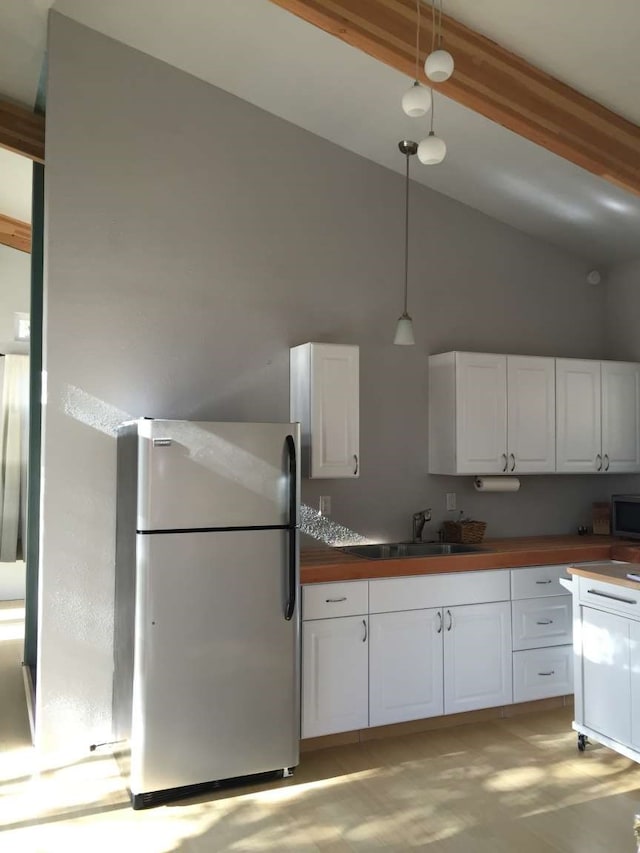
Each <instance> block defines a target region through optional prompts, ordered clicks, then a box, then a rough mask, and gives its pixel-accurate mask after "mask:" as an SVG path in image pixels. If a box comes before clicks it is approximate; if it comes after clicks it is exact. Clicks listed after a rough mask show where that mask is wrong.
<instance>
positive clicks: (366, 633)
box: [362, 619, 369, 643]
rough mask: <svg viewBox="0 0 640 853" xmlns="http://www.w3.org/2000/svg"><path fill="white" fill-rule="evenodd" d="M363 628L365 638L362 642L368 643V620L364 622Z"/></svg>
mask: <svg viewBox="0 0 640 853" xmlns="http://www.w3.org/2000/svg"><path fill="white" fill-rule="evenodd" d="M362 627H363V628H364V637H363V638H362V642H363V643H366V642H367V636H368V635H369V632H368V631H367V620H366V619H363V620H362Z"/></svg>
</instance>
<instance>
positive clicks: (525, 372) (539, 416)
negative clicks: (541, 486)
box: [507, 355, 556, 474]
mask: <svg viewBox="0 0 640 853" xmlns="http://www.w3.org/2000/svg"><path fill="white" fill-rule="evenodd" d="M555 387H556V380H555V366H554V359H553V358H537V357H535V356H520V355H508V356H507V449H508V451H509V466H508V470H509V473H516V474H518V473H529V474H533V473H540V474H542V473H548V472H553V471H555V470H556V397H555Z"/></svg>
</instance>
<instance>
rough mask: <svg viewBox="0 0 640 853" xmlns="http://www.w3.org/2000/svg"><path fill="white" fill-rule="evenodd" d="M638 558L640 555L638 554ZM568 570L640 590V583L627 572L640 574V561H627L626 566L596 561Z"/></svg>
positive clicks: (582, 575)
mask: <svg viewBox="0 0 640 853" xmlns="http://www.w3.org/2000/svg"><path fill="white" fill-rule="evenodd" d="M636 550H640V549H636ZM636 559H639V557H638V556H636ZM567 571H568V572H569V574H570V575H580V577H583V578H589V579H590V580H594V581H604V582H605V583H613V584H616V586H627V587H630V588H631V589H638V590H640V583H638V581H633V580H631V579H630V578H628V577H627V572H633V574H636V575H639V576H640V563H627V564H626V565H624V566H621V565H619V564H617V563H609V562H604V563H594V564H592V565H590V566H569V567H568V569H567Z"/></svg>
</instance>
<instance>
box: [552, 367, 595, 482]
mask: <svg viewBox="0 0 640 853" xmlns="http://www.w3.org/2000/svg"><path fill="white" fill-rule="evenodd" d="M600 386H601V379H600V362H599V361H587V360H580V359H574V358H558V359H556V406H557V432H556V449H557V455H558V461H557V470H558V471H566V472H575V473H578V472H581V471H586V472H591V473H595V472H597V471H601V470H602V467H603V465H602V418H601V387H600Z"/></svg>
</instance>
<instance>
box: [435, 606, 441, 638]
mask: <svg viewBox="0 0 640 853" xmlns="http://www.w3.org/2000/svg"><path fill="white" fill-rule="evenodd" d="M438 620H439V621H438V630H437V631H436V634H442V611H441V610H438Z"/></svg>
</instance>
